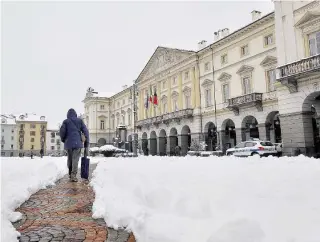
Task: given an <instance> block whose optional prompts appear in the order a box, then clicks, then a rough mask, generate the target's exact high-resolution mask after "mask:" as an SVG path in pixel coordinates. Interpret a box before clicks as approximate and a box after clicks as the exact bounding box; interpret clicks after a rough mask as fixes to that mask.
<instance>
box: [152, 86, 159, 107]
mask: <svg viewBox="0 0 320 242" xmlns="http://www.w3.org/2000/svg"><path fill="white" fill-rule="evenodd" d="M153 104H154V105H158V96H157V89H154V94H153Z"/></svg>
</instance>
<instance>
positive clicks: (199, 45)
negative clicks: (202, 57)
mask: <svg viewBox="0 0 320 242" xmlns="http://www.w3.org/2000/svg"><path fill="white" fill-rule="evenodd" d="M205 47H207V41H206V40H201V41H200V42H199V43H198V50H201V49H203V48H205Z"/></svg>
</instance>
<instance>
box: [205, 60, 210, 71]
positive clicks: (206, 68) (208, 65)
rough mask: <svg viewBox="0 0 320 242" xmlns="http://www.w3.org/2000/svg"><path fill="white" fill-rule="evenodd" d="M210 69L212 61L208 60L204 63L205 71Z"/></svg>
mask: <svg viewBox="0 0 320 242" xmlns="http://www.w3.org/2000/svg"><path fill="white" fill-rule="evenodd" d="M209 70H210V62H207V63H205V64H204V71H209Z"/></svg>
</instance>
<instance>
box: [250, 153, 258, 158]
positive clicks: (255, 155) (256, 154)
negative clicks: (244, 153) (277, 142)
mask: <svg viewBox="0 0 320 242" xmlns="http://www.w3.org/2000/svg"><path fill="white" fill-rule="evenodd" d="M251 156H254V157H260V155H259V154H258V153H252V154H251Z"/></svg>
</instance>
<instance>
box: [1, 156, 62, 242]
mask: <svg viewBox="0 0 320 242" xmlns="http://www.w3.org/2000/svg"><path fill="white" fill-rule="evenodd" d="M66 173H67V166H66V158H65V157H64V158H61V157H59V158H53V157H45V158H43V159H41V158H35V159H30V158H4V157H2V158H1V182H2V187H1V223H2V225H1V241H8V242H9V241H10V242H11V241H18V240H17V236H18V235H19V232H17V231H16V230H15V228H14V227H13V226H12V224H11V223H10V222H15V221H17V220H19V219H21V216H22V215H21V214H20V213H17V212H14V210H15V209H16V208H18V207H19V206H20V205H21V204H22V203H23V202H24V201H26V200H28V199H29V197H30V196H31V195H32V194H33V193H35V192H37V191H38V190H40V189H42V188H45V187H46V186H48V185H54V183H55V181H56V180H57V179H59V178H62V177H63V176H64V175H65V174H66Z"/></svg>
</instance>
